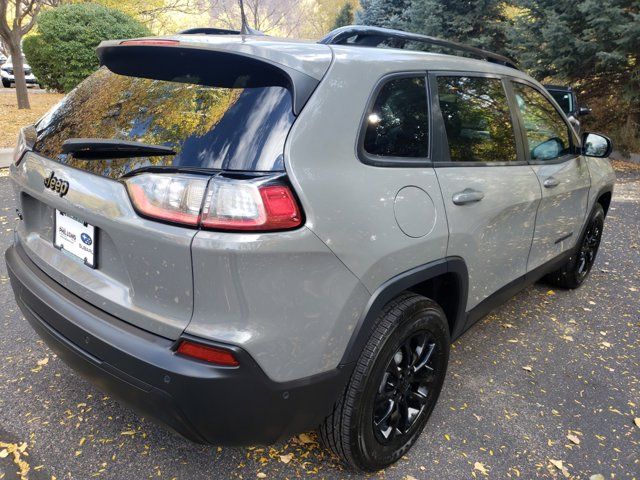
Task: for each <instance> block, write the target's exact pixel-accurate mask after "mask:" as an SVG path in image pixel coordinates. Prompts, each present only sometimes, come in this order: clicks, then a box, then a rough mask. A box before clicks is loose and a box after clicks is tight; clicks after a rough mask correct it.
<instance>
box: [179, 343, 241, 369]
mask: <svg viewBox="0 0 640 480" xmlns="http://www.w3.org/2000/svg"><path fill="white" fill-rule="evenodd" d="M176 352H177V353H179V354H180V355H184V356H185V357H191V358H195V359H197V360H202V361H204V362H209V363H214V364H216V365H221V366H223V367H237V366H238V365H240V362H238V360H237V359H236V357H235V355H234V354H233V352H232V351H230V350H226V349H224V348H219V347H212V346H209V345H203V344H201V343H195V342H191V341H189V340H182V341H181V342H180V345H178V349H177V350H176Z"/></svg>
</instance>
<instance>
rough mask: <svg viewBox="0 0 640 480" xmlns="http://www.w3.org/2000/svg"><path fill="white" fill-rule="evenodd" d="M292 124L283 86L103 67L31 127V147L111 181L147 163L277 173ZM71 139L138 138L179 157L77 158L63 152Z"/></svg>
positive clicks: (289, 100) (47, 155) (290, 104)
mask: <svg viewBox="0 0 640 480" xmlns="http://www.w3.org/2000/svg"><path fill="white" fill-rule="evenodd" d="M294 119H295V116H294V114H293V108H292V96H291V93H290V91H289V90H288V89H286V88H284V87H281V86H261V87H251V88H221V87H211V86H203V85H199V84H195V83H183V82H172V81H166V80H151V79H146V78H137V77H129V76H122V75H117V74H115V73H112V72H110V71H108V70H107V69H105V68H102V69H100V70H99V71H98V72H96V73H95V74H93V75H92V76H91V77H89V78H88V79H86V80H85V81H84V82H83V83H82V84H80V85H79V86H78V87H77V88H76V89H75V90H74V91H73V92H72V93H71V94H69V95H68V96H67V97H65V99H63V100H62V102H61V103H60V104H58V105H57V106H56V107H54V109H53V110H52V111H51V112H49V113H48V114H47V115H46V116H45V117H44V118H43V119H42V120H41V121H40V122H39V123H38V124H37V125H36V128H37V130H38V139H37V143H36V146H35V150H36V151H37V152H39V153H41V154H42V155H44V156H46V157H48V158H51V159H54V160H57V161H59V162H62V163H65V164H68V165H71V166H74V167H77V168H82V169H84V170H88V171H91V172H93V173H97V174H101V175H105V176H108V177H112V178H118V177H120V176H122V175H124V174H126V173H129V172H130V171H132V170H135V169H138V168H141V167H149V166H173V167H195V168H211V169H225V170H241V171H247V170H248V171H280V170H284V163H283V152H284V143H285V140H286V136H287V134H288V132H289V129H290V128H291V126H292V124H293V121H294ZM69 138H102V139H120V140H129V141H139V142H143V143H148V144H153V145H164V146H168V147H171V148H172V149H173V150H174V151H175V152H176V155H175V156H174V155H172V156H167V157H164V156H163V157H148V158H147V157H142V158H125V159H106V160H90V161H89V160H79V159H75V158H73V157H72V156H68V155H65V154H62V143H63V142H64V141H65V140H67V139H69Z"/></svg>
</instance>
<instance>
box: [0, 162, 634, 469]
mask: <svg viewBox="0 0 640 480" xmlns="http://www.w3.org/2000/svg"><path fill="white" fill-rule="evenodd" d="M2 172H4V173H2ZM618 177H619V181H618V185H617V187H616V192H615V196H614V201H613V203H612V205H611V209H610V212H609V216H608V218H607V223H606V225H605V231H604V237H603V243H602V246H601V250H600V256H599V258H598V261H597V262H596V265H595V267H594V271H593V272H592V276H591V277H590V278H589V279H588V280H587V282H586V284H585V285H584V286H583V287H582V288H581V289H579V290H577V291H560V290H555V289H551V288H550V287H549V286H546V285H543V284H538V285H535V286H532V287H530V288H528V289H526V290H525V291H523V292H522V293H520V294H519V295H517V296H516V297H515V298H513V299H511V300H510V301H509V302H507V303H506V304H505V305H503V306H502V307H501V308H500V309H498V310H497V311H495V312H494V313H493V314H492V315H490V316H489V317H487V318H485V319H483V320H481V321H480V322H479V323H478V324H477V325H476V326H475V327H474V328H472V329H471V330H470V331H469V332H467V333H466V334H465V335H464V336H463V337H462V338H461V339H459V340H458V341H457V342H456V343H455V344H454V346H453V350H452V356H451V363H450V366H449V372H448V377H447V380H446V382H445V386H444V390H443V392H442V395H441V397H440V401H439V403H438V405H437V407H436V409H435V411H434V414H433V416H432V418H431V421H430V422H429V424H428V425H427V428H426V429H425V431H424V433H423V435H422V436H421V438H420V439H419V440H418V443H417V445H416V446H415V448H414V449H413V450H412V451H411V452H410V454H409V455H408V456H407V457H405V458H404V459H403V460H401V461H400V462H399V463H398V464H397V465H395V466H394V467H392V468H390V469H388V470H387V471H385V472H380V473H378V474H374V475H371V476H370V477H372V478H385V479H406V480H411V479H412V478H413V479H432V478H447V479H463V478H474V477H475V478H484V477H488V478H497V479H505V478H522V479H531V478H534V477H539V478H565V477H567V478H568V477H571V478H586V479H589V478H592V479H594V480H598V479H600V478H607V479H609V478H616V479H637V478H640V419H639V420H637V422H638V423H639V425H636V424H635V423H634V419H636V418H639V417H640V168H638V166H637V165H635V166H632V165H631V164H626V165H624V164H622V163H619V164H618ZM15 221H16V219H15V214H14V198H13V194H12V191H11V188H10V182H9V179H8V178H7V177H6V170H0V225H1V226H2V229H1V230H0V247H2V251H4V250H5V249H6V248H7V246H8V245H9V244H10V242H11V239H12V235H13V234H12V230H13V226H14V223H15ZM0 305H2V311H1V313H0V328H1V329H2V337H1V338H2V339H1V340H0V479H2V478H4V479H16V478H29V479H52V478H54V477H55V478H56V479H89V478H94V477H98V478H109V479H142V478H167V479H171V478H186V479H205V478H206V479H223V478H243V479H253V478H274V479H281V478H303V477H304V478H332V479H338V478H358V476H357V475H354V474H351V473H350V472H348V471H344V470H342V469H341V467H340V465H339V464H338V463H337V461H336V460H335V459H334V458H332V457H331V456H330V455H329V454H328V453H326V452H325V451H323V450H322V449H321V448H320V447H319V446H318V444H317V443H316V442H315V435H314V434H313V433H309V434H304V435H302V436H299V437H296V438H293V439H291V440H289V441H287V442H285V443H281V444H278V445H275V446H272V447H249V448H226V447H217V446H201V445H195V444H192V443H190V442H188V441H186V440H183V439H182V438H180V437H179V436H177V435H175V434H173V433H171V432H169V431H168V430H166V429H165V428H163V427H160V426H156V425H154V424H151V423H149V422H148V421H146V420H145V419H143V418H140V417H139V416H137V415H136V414H135V413H133V412H132V411H131V410H129V409H128V408H127V407H126V406H123V405H120V404H118V403H117V402H115V401H114V400H112V399H110V398H109V397H108V396H106V395H104V394H103V393H101V392H100V391H98V390H97V389H96V388H94V387H93V386H92V385H90V384H88V383H87V382H86V381H84V380H83V379H81V378H80V377H78V376H77V375H75V374H74V372H73V371H71V370H70V369H69V368H67V367H66V366H65V365H64V364H63V363H62V362H61V361H60V360H59V359H58V358H56V356H55V355H53V354H52V352H51V351H49V350H48V348H47V347H46V346H45V345H44V344H43V343H42V342H41V341H40V340H39V338H38V337H37V335H36V334H35V333H34V332H33V331H32V329H31V328H30V327H29V326H28V324H27V323H26V321H25V320H24V319H23V317H22V315H21V313H20V311H19V310H18V308H17V307H16V304H15V301H14V299H13V294H12V291H11V288H10V286H9V279H8V277H7V271H6V266H5V265H4V261H2V262H0ZM217 414H220V412H217ZM3 452H6V453H5V454H3ZM20 471H21V472H22V474H23V475H22V476H21V475H20V473H18V472H20ZM27 471H28V473H27ZM3 475H4V476H3ZM594 475H596V476H595V477H593V476H594ZM597 475H602V477H599V476H597Z"/></svg>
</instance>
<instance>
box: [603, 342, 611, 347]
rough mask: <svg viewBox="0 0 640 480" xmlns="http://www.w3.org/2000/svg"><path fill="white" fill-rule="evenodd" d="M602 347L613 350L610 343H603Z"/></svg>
mask: <svg viewBox="0 0 640 480" xmlns="http://www.w3.org/2000/svg"><path fill="white" fill-rule="evenodd" d="M601 345H602V346H603V347H604V348H611V344H610V343H609V342H602V343H601Z"/></svg>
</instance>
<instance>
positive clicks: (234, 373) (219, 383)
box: [5, 244, 349, 445]
mask: <svg viewBox="0 0 640 480" xmlns="http://www.w3.org/2000/svg"><path fill="white" fill-rule="evenodd" d="M5 259H6V262H7V267H8V271H9V276H10V279H11V285H12V287H13V290H14V294H15V297H16V301H17V303H18V305H19V306H20V308H21V310H22V312H23V313H24V316H25V317H26V318H27V320H28V321H29V323H30V324H31V325H32V327H33V328H34V329H35V330H36V332H38V334H39V335H40V336H41V337H42V339H43V340H44V341H45V342H46V343H47V345H49V347H50V348H51V349H52V350H54V351H55V352H56V353H57V354H58V356H59V357H60V358H61V359H62V360H63V361H64V362H65V363H67V364H68V365H70V366H71V367H72V368H73V369H75V370H76V371H78V372H79V373H80V374H81V375H83V376H84V377H86V378H87V379H88V380H90V381H91V382H92V383H94V384H95V385H96V386H98V388H100V389H101V390H103V391H106V392H108V393H109V394H111V395H112V396H113V397H115V398H118V399H119V400H122V401H124V402H125V403H127V404H129V405H131V406H132V407H133V408H134V409H135V410H137V411H139V412H140V413H141V414H142V415H144V416H146V417H150V418H153V419H155V420H158V421H160V422H162V423H164V424H167V425H169V426H170V427H172V428H173V429H174V430H176V431H177V432H179V433H180V434H182V435H183V436H185V437H187V438H189V439H191V440H193V441H196V442H200V443H214V444H227V445H247V444H253V443H259V444H269V443H273V442H275V441H277V440H278V439H280V438H282V437H285V436H286V435H291V434H294V433H298V432H300V431H304V430H305V429H309V428H314V427H315V426H317V425H318V424H319V423H320V421H321V420H322V419H323V418H324V417H325V416H326V415H327V414H328V413H329V411H330V409H331V407H332V405H333V403H334V402H335V400H336V398H337V397H338V395H339V392H340V391H341V389H342V388H343V386H344V384H345V382H346V380H347V378H348V375H349V371H348V370H347V369H336V370H333V371H331V372H328V373H326V374H321V375H316V376H313V377H309V378H306V379H301V380H295V381H292V382H285V383H278V382H273V381H272V380H270V379H269V378H268V377H267V376H266V375H265V374H264V372H263V371H262V370H261V369H260V367H259V366H258V365H257V364H256V362H255V361H254V360H253V359H252V358H251V356H250V355H249V354H248V353H246V352H245V351H244V350H242V349H241V348H238V347H235V346H230V345H224V346H225V348H230V349H232V350H233V351H234V353H235V355H236V357H237V358H238V360H239V362H240V366H239V367H235V368H228V367H216V366H212V365H209V364H206V363H202V362H198V361H193V360H189V359H186V358H183V357H180V356H178V355H176V354H175V353H174V352H173V347H174V345H175V342H174V341H172V340H168V339H165V338H163V337H159V336H157V335H154V334H151V333H149V332H146V331H144V330H141V329H139V328H137V327H134V326H132V325H129V324H127V323H125V322H123V321H121V320H119V319H117V318H115V317H113V316H111V315H109V314H107V313H105V312H103V311H102V310H99V309H97V308H95V307H94V306H92V305H90V304H88V303H87V302H85V301H84V300H82V299H81V298H79V297H77V296H76V295H74V294H72V293H71V292H69V291H68V290H66V289H64V288H63V287H61V286H60V285H59V284H57V283H56V282H55V281H53V280H52V279H51V278H50V277H48V276H47V275H45V274H44V273H43V272H42V271H41V270H40V269H39V268H38V267H37V266H36V265H35V264H34V263H33V262H32V261H31V260H30V259H29V258H28V256H27V255H26V253H25V252H24V250H23V249H22V247H20V245H19V244H18V245H15V246H12V247H10V248H9V249H8V250H7V251H6V253H5ZM209 343H211V342H209Z"/></svg>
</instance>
